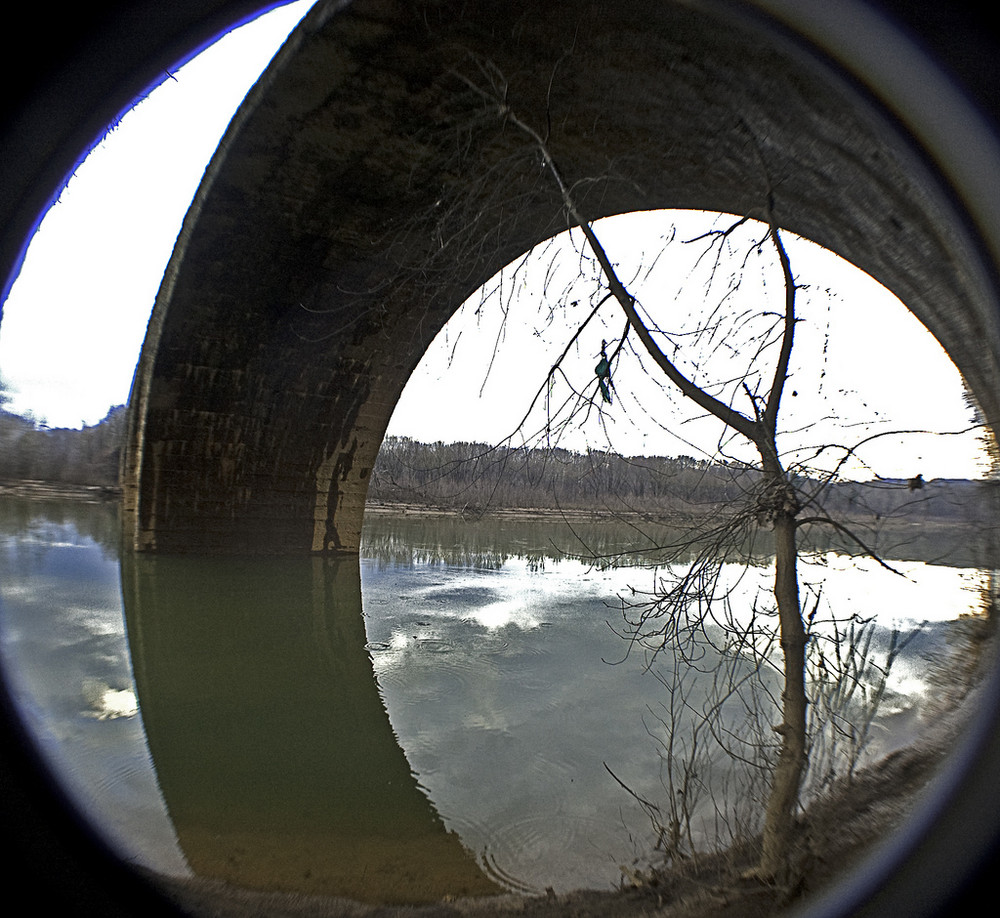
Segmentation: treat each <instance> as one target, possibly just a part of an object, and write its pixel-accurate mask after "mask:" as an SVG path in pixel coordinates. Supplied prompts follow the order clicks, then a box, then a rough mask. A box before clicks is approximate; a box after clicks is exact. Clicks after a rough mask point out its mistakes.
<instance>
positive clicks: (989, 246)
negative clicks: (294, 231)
mask: <svg viewBox="0 0 1000 918" xmlns="http://www.w3.org/2000/svg"><path fill="white" fill-rule="evenodd" d="M759 5H760V6H761V7H762V8H765V9H767V10H768V11H769V12H771V13H772V14H774V15H775V16H776V17H777V18H778V19H779V20H783V21H784V22H785V24H786V26H788V27H789V28H792V29H795V28H796V24H797V23H796V21H795V17H792V16H791V15H789V14H790V6H791V5H790V4H782V3H772V4H767V3H760V4H759ZM220 6H224V7H238V8H240V9H243V10H246V9H247V8H248V7H257V6H258V5H257V4H229V5H220ZM800 6H801V9H802V10H809V11H813V10H815V9H817V8H819V7H821V6H822V4H820V3H818V2H805V3H802V4H801V5H800ZM266 8H267V7H266V6H264V5H260V7H259V10H260V11H263V10H265V9H266ZM854 8H857V9H858V10H861V11H864V10H866V9H868V8H867V7H866V6H865V5H862V4H853V5H852V9H854ZM839 15H840V16H841V17H842V20H843V22H845V23H849V22H851V18H850V16H849V15H846V14H845V10H844V9H843V7H841V8H839ZM191 18H192V20H193V19H194V18H195V17H193V16H192V17H191ZM799 21H800V22H801V16H800V18H799ZM234 24H235V23H234ZM194 28H196V27H194ZM846 31H849V30H848V28H847V26H843V28H842V29H841V30H840V33H839V34H838V35H837V36H836V37H837V38H838V39H839V44H838V43H837V42H833V41H831V40H829V37H828V40H827V41H826V42H824V43H819V42H816V43H817V44H818V45H819V47H821V48H823V49H824V50H825V51H826V52H827V53H829V54H831V55H833V56H834V57H836V56H838V54H842V53H843V49H844V48H847V47H849V46H850V44H851V42H850V36H849V35H846V34H844V33H845V32H846ZM803 33H805V30H804V29H803ZM215 34H217V33H215ZM211 38H212V34H209V33H207V32H204V31H203V32H202V33H201V34H200V35H199V39H198V41H195V42H192V44H191V47H192V48H196V47H197V46H198V45H199V44H200V43H204V42H207V41H208V40H210V39H211ZM812 38H813V40H814V41H816V38H815V36H812ZM897 39H898V42H899V47H901V48H907V47H908V42H907V39H906V38H905V37H904V36H902V35H901V34H900V35H897ZM145 50H146V49H145V48H144V49H142V51H136V52H135V54H136V57H140V56H141V55H142V54H143V52H144V51H145ZM909 50H910V52H911V53H910V54H909V55H907V57H908V58H909V60H910V63H908V64H907V65H904V66H902V67H901V68H900V69H898V70H897V71H896V76H897V77H898V78H899V79H898V81H897V82H898V83H899V84H902V85H907V84H908V85H910V86H911V87H912V88H913V89H914V93H913V94H914V95H916V96H917V97H918V98H917V100H916V101H917V103H919V96H920V92H919V91H916V90H917V88H918V87H920V86H922V85H926V82H925V78H926V77H927V75H928V74H931V75H932V76H935V79H934V80H933V81H932V82H934V83H935V84H939V83H941V81H942V80H943V81H944V84H945V88H946V84H947V80H944V78H943V77H942V76H941V74H940V73H939V72H938V71H937V70H936V69H935V68H934V67H933V65H932V64H931V62H930V61H929V60H928V59H927V58H926V57H921V56H920V54H919V53H918V52H915V51H914V49H913V48H912V47H910V48H909ZM914 53H915V54H916V57H914V56H913V55H914ZM921 62H922V63H921ZM915 66H916V67H917V68H918V69H917V70H914V69H913V68H914V67H915ZM856 69H857V68H856ZM861 73H862V74H863V73H864V68H863V67H862V68H861ZM938 88H939V89H940V88H942V87H941V86H938ZM117 101H118V102H119V103H121V102H123V101H126V100H125V99H124V96H123V97H122V98H120V99H118V100H117ZM913 101H914V100H913V99H911V100H910V105H911V106H913ZM118 107H119V108H120V107H121V106H120V104H119V106H118ZM908 110H909V111H910V113H911V123H912V118H913V113H914V112H916V113H917V114H919V112H920V105H919V104H917V105H916V106H913V107H910V108H909V109H908ZM933 114H934V116H935V117H937V118H940V117H941V116H942V111H941V110H940V109H936V110H935V112H934V113H933ZM945 114H946V116H947V117H946V120H947V121H948V123H949V124H950V125H951V127H952V128H953V131H951V132H950V133H953V135H954V136H955V137H960V136H966V137H967V136H968V135H969V134H970V133H971V134H972V135H973V136H975V137H978V138H981V139H984V140H986V141H988V142H987V143H985V144H984V145H983V146H979V145H978V143H977V149H978V151H979V153H980V154H981V156H980V159H981V161H982V168H972V169H960V170H958V171H957V172H956V171H954V170H953V171H949V173H948V174H949V175H950V177H951V180H952V184H953V186H954V187H957V188H958V189H959V190H960V191H961V197H962V200H963V201H964V202H971V201H978V202H979V204H980V206H979V207H978V208H977V219H976V223H977V225H978V227H979V229H980V233H981V234H982V235H983V236H984V237H985V238H984V240H983V241H984V246H985V248H986V250H987V251H989V252H991V253H995V252H997V251H1000V240H998V238H997V229H998V226H1000V221H991V219H990V217H991V213H992V212H991V210H990V209H989V207H988V206H985V205H986V204H988V202H990V201H992V200H993V198H994V197H995V196H994V195H993V194H992V192H991V189H990V188H989V184H988V176H989V175H990V174H991V172H990V171H989V170H988V169H986V168H985V167H986V166H990V167H991V168H992V167H993V166H995V163H996V161H997V157H996V143H995V138H994V137H993V136H992V133H991V132H990V131H989V129H988V127H987V126H986V125H985V124H984V123H983V122H982V121H981V119H980V118H979V117H978V115H977V114H976V113H975V112H974V110H973V109H972V108H971V106H969V105H967V104H966V105H959V106H957V107H956V108H955V109H951V110H946V112H945ZM928 120H931V116H930V114H928ZM918 121H919V119H918ZM945 133H949V131H946V132H945ZM948 160H949V154H948V151H947V150H944V151H941V150H938V151H936V154H935V161H936V162H938V163H939V164H942V165H947V162H948ZM67 165H71V164H69V163H67ZM992 174H994V175H995V174H996V172H995V171H993V172H992ZM997 682H998V680H997V678H996V674H994V679H993V685H992V686H991V687H996V684H997ZM995 696H996V692H993V693H992V695H991V697H995ZM8 710H10V708H9V706H8ZM996 713H997V712H996V710H995V708H994V709H992V710H990V711H988V712H984V715H983V718H982V719H981V721H980V722H979V724H978V725H977V726H978V729H977V730H975V731H974V733H972V734H970V736H969V738H968V742H967V743H966V745H965V748H963V749H962V750H959V751H957V753H956V756H955V763H954V766H953V768H952V769H951V771H950V774H949V775H947V776H945V778H944V779H943V780H942V782H941V784H942V787H941V789H940V790H941V794H942V795H943V796H945V797H947V798H948V800H949V803H950V804H952V805H951V806H949V807H948V812H947V814H943V813H942V812H941V811H943V810H944V809H945V807H944V805H943V804H942V805H940V806H939V807H938V808H937V811H936V812H929V813H927V814H925V815H924V818H923V819H921V820H915V821H914V824H913V825H912V826H911V829H912V832H913V833H914V834H919V833H920V832H921V830H931V831H933V833H934V834H933V835H932V836H931V837H930V838H929V839H928V841H929V850H930V848H934V847H937V846H939V847H937V850H938V852H939V855H940V856H938V857H935V858H934V861H933V871H925V872H924V874H923V877H924V879H926V877H927V876H928V875H929V873H930V872H934V873H935V880H936V883H937V884H938V886H939V889H940V888H941V887H944V889H943V891H942V895H946V894H947V892H952V891H954V890H955V889H956V888H957V884H959V883H961V881H962V880H963V879H965V878H966V877H967V876H968V874H969V873H970V872H971V870H972V869H973V868H974V867H975V865H976V862H977V859H978V857H980V856H981V855H982V854H983V853H984V849H983V847H982V844H983V843H991V842H992V841H993V840H994V839H995V834H996V825H995V822H994V823H992V824H990V820H989V817H990V816H993V815H995V813H996V792H995V789H994V788H993V787H992V782H989V781H987V779H988V777H989V776H990V775H991V774H995V773H996V772H997V770H998V765H1000V748H998V743H997V739H996V729H995V728H996V726H997V723H996ZM17 734H18V731H17V728H16V725H15V726H14V727H13V728H12V729H11V730H9V731H8V736H9V737H11V738H13V739H16V740H17V741H18V742H19V743H21V742H23V736H18V735H17ZM34 764H37V763H33V765H34ZM963 778H964V780H963ZM48 802H51V801H48ZM39 810H40V811H41V808H39ZM49 815H51V811H50V812H49ZM969 816H972V817H973V818H972V821H971V823H970V822H969V821H968V817H969ZM945 817H947V818H945ZM69 821H72V817H70V819H69V820H67V822H69ZM973 826H976V827H977V828H976V830H975V831H974V832H973V831H970V828H972V827H973ZM960 837H961V838H963V839H964V843H963V845H962V854H961V855H957V851H956V848H955V845H954V843H955V842H956V840H957V839H959V838H960ZM77 841H79V839H77ZM86 843H93V839H89V838H88V839H86ZM915 846H916V840H913V841H912V842H908V843H907V844H906V845H904V846H902V847H906V848H909V849H910V852H911V853H912V849H913V848H915ZM902 847H901V848H900V850H898V851H895V852H886V854H885V857H884V859H883V860H882V862H881V864H880V865H879V868H878V869H877V870H871V871H870V874H871V876H872V879H871V880H869V881H867V882H866V883H860V884H856V885H855V886H854V887H853V889H852V890H850V891H847V890H845V891H843V897H842V898H841V899H840V901H839V903H831V904H829V905H827V904H826V903H823V904H819V905H818V906H817V907H816V908H814V909H813V913H817V914H818V913H822V912H823V909H825V908H829V909H830V910H829V911H828V912H827V913H829V914H835V913H840V914H843V913H844V910H845V909H850V910H852V911H854V910H856V909H854V907H853V906H855V905H858V904H859V903H861V902H863V901H864V900H865V899H867V898H868V896H869V895H870V894H871V892H872V890H873V888H874V886H875V884H876V879H878V880H881V879H883V878H885V877H886V876H887V874H888V872H889V871H891V870H893V869H896V876H902V874H903V872H904V870H905V869H907V867H908V868H909V870H910V873H909V874H908V875H909V877H910V882H913V883H915V882H916V880H917V879H919V878H920V876H921V873H920V870H919V867H914V866H912V864H910V865H906V866H905V867H903V868H900V864H901V862H902V858H903V857H904V852H903V850H902ZM950 860H956V861H960V862H961V867H959V868H956V869H954V870H953V871H952V874H953V875H952V876H951V877H950V878H946V877H943V876H942V867H943V866H946V865H947V864H948V862H949V861H950ZM897 868H898V869H897ZM913 888H914V889H919V887H917V886H914V887H913ZM892 889H893V885H892V882H891V880H890V882H888V883H887V884H886V885H885V886H884V887H883V893H884V894H886V895H892V894H893V893H892ZM852 896H853V898H851V897H852ZM918 898H919V899H920V900H921V902H922V904H923V905H924V906H925V908H924V909H920V908H918V909H916V910H915V911H913V912H910V913H911V914H917V913H918V912H920V913H923V912H926V911H927V910H929V909H931V908H933V906H934V904H935V903H934V902H931V901H929V900H928V898H927V897H926V895H925V894H924V895H918ZM939 901H940V897H939Z"/></svg>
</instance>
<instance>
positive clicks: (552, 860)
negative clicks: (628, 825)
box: [450, 812, 624, 894]
mask: <svg viewBox="0 0 1000 918" xmlns="http://www.w3.org/2000/svg"><path fill="white" fill-rule="evenodd" d="M450 828H452V829H454V831H456V832H457V833H458V835H459V836H460V837H461V838H462V839H463V841H465V843H466V844H467V845H468V846H469V847H470V848H473V850H475V851H476V852H477V853H478V856H479V858H480V861H481V863H482V865H483V869H484V870H485V871H486V872H487V873H488V874H489V875H490V877H491V878H492V879H493V880H495V881H496V882H497V883H500V884H501V885H503V886H504V887H506V888H507V889H509V890H511V891H512V892H521V893H527V894H539V893H542V892H544V891H545V890H546V889H548V888H552V889H553V890H555V891H556V892H568V891H570V890H572V889H585V888H588V887H589V888H591V889H593V888H611V886H612V885H613V884H614V883H615V881H616V880H617V879H618V878H619V877H620V870H619V867H618V863H619V860H617V859H616V858H615V857H613V856H612V855H613V852H612V850H611V849H612V846H613V843H612V841H611V840H610V838H609V835H608V827H607V826H606V825H605V824H604V823H602V822H601V821H600V820H599V819H596V818H590V817H587V816H582V815H574V814H568V813H547V812H542V813H534V814H528V815H524V816H521V817H516V818H512V819H509V820H506V821H505V820H502V819H498V820H497V821H496V822H491V823H487V822H485V821H478V822H471V821H465V822H463V821H451V822H450ZM622 856H623V857H624V855H622ZM595 877H606V883H603V884H602V883H601V882H600V881H595Z"/></svg>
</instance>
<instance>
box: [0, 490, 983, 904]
mask: <svg viewBox="0 0 1000 918" xmlns="http://www.w3.org/2000/svg"><path fill="white" fill-rule="evenodd" d="M116 533H117V521H116V519H115V514H114V509H113V508H111V507H107V506H99V505H98V506H88V505H83V504H79V503H76V504H61V503H56V502H44V503H42V502H35V503H32V502H29V501H22V500H14V499H11V498H4V499H3V500H2V501H0V577H2V582H0V601H2V608H0V642H2V659H3V667H4V674H5V676H6V678H7V681H8V683H9V685H10V688H11V690H12V692H13V693H14V695H15V697H16V699H17V701H18V703H19V705H20V707H21V710H22V711H23V714H24V717H25V720H26V721H27V722H28V724H29V725H30V726H31V728H32V730H33V732H34V734H35V736H36V737H37V740H38V744H39V746H40V748H41V749H42V751H43V753H44V754H45V756H46V758H47V759H48V761H49V762H50V763H51V765H52V768H53V769H54V771H55V772H56V773H57V775H58V776H59V777H60V779H61V780H62V781H63V783H64V784H65V785H66V786H67V787H68V788H69V789H70V791H71V793H72V794H73V796H74V798H75V799H76V800H78V801H79V803H80V806H81V807H82V808H83V809H84V810H85V811H86V812H88V813H89V814H91V816H92V817H93V819H94V820H95V822H97V824H98V825H100V826H101V827H102V830H103V831H104V832H105V834H106V835H107V836H108V837H109V839H110V840H111V841H112V843H113V844H114V845H115V846H116V847H117V849H118V850H119V851H121V852H122V856H123V857H125V858H126V859H128V860H131V861H135V862H138V863H141V864H144V865H146V866H149V867H152V868H154V869H156V870H159V871H162V872H165V873H171V874H176V875H190V874H192V873H198V874H203V875H206V876H215V877H221V878H223V879H227V880H230V881H233V882H237V883H244V884H249V885H260V886H265V887H268V888H285V889H303V890H306V891H310V892H321V893H330V894H341V895H352V896H357V897H359V898H374V899H384V900H389V901H393V900H395V901H424V900H428V899H433V898H439V897H440V896H443V895H448V894H451V895H457V894H466V893H471V894H477V893H490V892H496V891H502V890H508V889H514V890H526V891H542V890H544V889H545V888H546V887H552V888H554V889H555V890H556V891H563V890H569V889H573V888H580V887H591V888H607V887H610V886H612V885H614V884H615V883H616V882H617V881H618V880H619V879H620V878H621V865H629V864H632V863H633V861H634V860H635V859H637V858H638V859H639V860H640V862H641V860H642V858H643V856H644V855H646V854H647V853H648V852H649V850H650V848H651V846H652V844H653V841H654V839H653V837H652V834H651V831H650V828H649V824H648V820H647V819H646V817H645V815H644V814H643V813H642V811H641V810H640V809H639V808H638V806H637V805H636V804H635V801H634V800H633V799H632V798H631V797H630V796H629V795H628V794H626V793H625V792H624V791H623V790H622V788H621V787H620V786H619V785H618V784H617V783H616V782H615V781H614V780H613V779H612V777H611V776H610V775H609V773H608V770H607V769H608V768H611V769H612V770H613V771H614V772H615V774H617V775H619V776H620V777H621V778H622V779H623V780H625V781H627V782H628V783H629V785H630V786H631V787H632V788H633V789H634V790H635V791H636V792H637V793H639V794H640V795H643V796H646V797H648V798H649V799H653V800H655V799H656V798H657V795H661V796H662V794H663V793H664V791H663V788H662V785H661V783H660V760H659V757H658V755H657V748H656V745H655V743H654V741H653V739H652V738H651V736H650V733H649V731H648V729H647V727H648V726H650V725H651V724H652V726H654V727H655V718H651V712H655V711H656V710H657V709H658V708H659V706H660V705H661V703H662V701H663V688H662V686H661V684H660V683H659V682H658V681H657V680H656V679H655V678H653V676H652V675H651V674H650V673H649V672H647V669H646V666H645V665H644V664H645V661H644V660H643V659H642V658H641V656H639V655H633V656H631V657H628V658H627V659H626V656H625V647H624V643H623V641H622V640H621V639H620V638H619V637H618V636H616V634H615V633H614V631H613V630H612V628H611V627H610V625H617V624H618V623H619V622H620V611H619V610H618V609H617V608H616V605H617V604H618V601H617V599H616V597H617V596H619V595H622V594H626V593H628V591H629V588H630V587H636V588H639V589H646V588H648V587H649V586H651V585H652V577H653V574H652V572H651V571H649V570H644V569H640V568H628V567H612V568H602V567H600V566H594V565H587V564H585V563H583V562H580V561H578V560H572V559H570V558H568V557H567V556H566V554H565V553H566V552H567V551H568V552H573V551H577V550H578V549H579V545H580V540H581V539H583V540H584V541H586V542H587V543H588V544H590V545H593V546H598V547H600V548H601V550H603V548H605V547H607V546H611V545H621V544H622V542H623V541H628V540H632V542H633V545H634V544H635V540H636V539H641V537H640V536H637V535H636V534H635V533H631V532H628V531H626V530H622V529H618V530H617V532H615V531H612V527H610V526H595V527H591V528H588V529H587V530H586V531H585V532H581V531H577V532H571V531H570V530H569V529H568V528H567V527H565V526H561V525H554V524H541V523H537V522H536V523H530V524H529V523H515V522H512V521H504V522H498V521H493V522H483V523H480V524H475V525H473V524H460V523H458V522H457V521H455V520H432V519H427V518H398V517H394V516H390V515H382V514H377V515H371V516H370V518H369V520H368V522H367V524H366V532H365V547H364V550H363V551H362V556H361V559H360V564H358V563H357V561H356V560H355V561H353V562H351V561H350V560H347V561H343V562H329V561H323V560H318V559H283V560H282V559H270V560H255V561H250V562H247V561H222V560H219V559H204V558H166V559H164V558H149V557H139V558H135V557H126V558H124V559H120V558H119V553H118V551H117V549H116ZM815 561H816V564H815V568H814V569H813V570H814V571H822V572H823V573H824V574H830V575H831V576H829V577H828V580H827V587H826V592H827V595H828V596H831V598H832V599H833V601H834V603H835V604H837V605H838V606H839V607H840V608H850V609H852V610H853V611H857V612H858V613H859V614H865V615H869V614H871V615H877V616H878V617H879V622H880V624H882V625H883V626H884V627H885V628H890V627H893V626H901V627H904V628H907V629H910V628H918V629H920V632H921V634H920V639H919V640H918V641H915V642H914V643H913V644H912V645H911V646H910V648H909V649H908V654H909V655H908V656H907V657H906V658H904V659H903V660H902V661H901V662H900V663H899V664H898V665H897V667H896V669H895V670H894V673H893V682H892V692H891V694H890V698H889V702H888V703H887V705H886V707H885V710H884V717H883V727H884V728H885V729H883V730H880V731H879V732H878V733H877V735H876V742H875V744H874V745H873V748H872V754H873V755H874V754H878V753H880V752H884V751H885V750H886V749H889V748H892V747H893V746H894V745H898V744H900V743H903V742H905V741H907V740H908V739H909V738H911V737H912V735H913V731H914V730H915V729H917V728H918V727H919V722H920V713H921V710H922V705H923V702H924V700H925V697H926V694H927V692H928V690H929V687H928V686H927V685H926V684H925V682H924V681H923V680H924V675H925V672H926V665H925V661H924V658H923V656H922V655H923V654H925V653H926V652H927V651H928V649H933V648H934V647H935V646H936V644H938V643H940V641H942V640H943V637H942V634H941V631H942V627H943V625H944V623H946V622H948V621H949V620H952V619H954V618H956V617H958V616H959V615H961V614H963V613H966V612H969V611H974V610H976V609H977V608H978V605H979V588H980V586H981V583H982V579H983V577H982V572H980V571H979V570H978V569H976V568H974V567H966V566H959V565H956V566H948V565H945V564H933V565H931V564H926V563H924V562H922V561H919V560H916V561H913V560H911V561H901V562H897V566H898V567H900V569H902V570H903V571H904V573H906V574H907V577H906V578H905V579H904V578H899V577H895V576H893V575H890V574H888V573H887V572H885V571H882V570H880V569H879V568H877V567H876V566H874V565H870V564H861V565H860V566H859V565H858V564H857V563H854V562H851V561H849V560H848V559H845V558H843V557H842V556H840V555H836V554H833V553H823V554H821V555H817V557H816V559H815ZM810 570H811V569H810V568H808V567H807V568H806V569H805V571H804V579H808V578H809V577H810V576H812V575H811V574H810ZM761 576H762V577H766V576H767V572H766V570H765V571H762V572H761Z"/></svg>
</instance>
